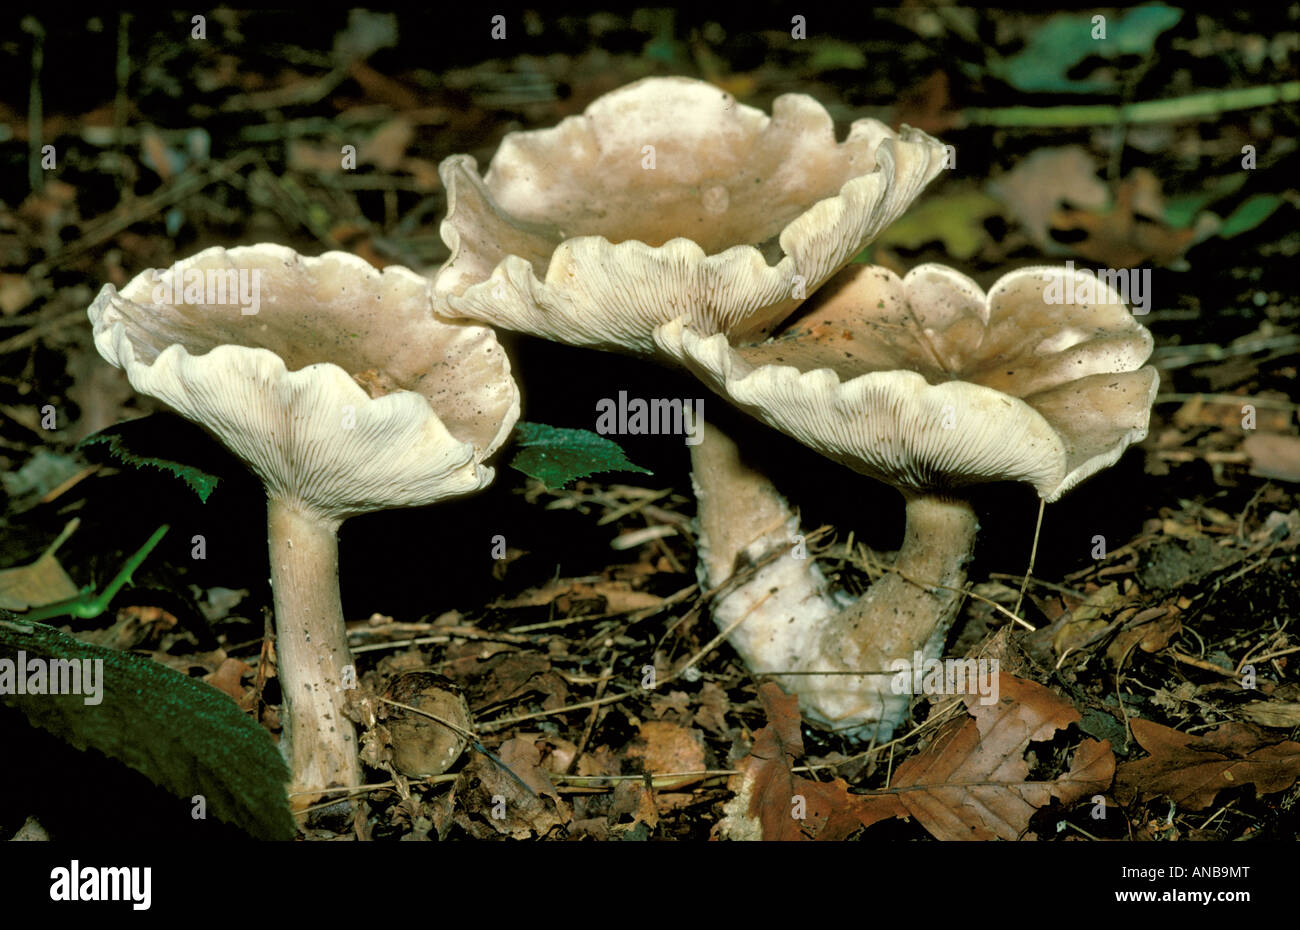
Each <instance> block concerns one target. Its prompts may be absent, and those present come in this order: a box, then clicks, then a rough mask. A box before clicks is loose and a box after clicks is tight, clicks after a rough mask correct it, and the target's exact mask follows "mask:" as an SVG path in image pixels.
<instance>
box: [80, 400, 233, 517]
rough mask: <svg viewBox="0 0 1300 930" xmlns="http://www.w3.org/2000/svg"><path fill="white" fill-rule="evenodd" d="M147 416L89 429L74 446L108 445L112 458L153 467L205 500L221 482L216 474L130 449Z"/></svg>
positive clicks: (134, 466)
mask: <svg viewBox="0 0 1300 930" xmlns="http://www.w3.org/2000/svg"><path fill="white" fill-rule="evenodd" d="M149 419H150V418H149V417H143V418H141V419H139V420H129V421H127V422H126V423H119V424H117V425H116V426H110V427H108V429H102V430H100V431H99V432H98V433H92V434H91V435H89V436H87V437H86V438H85V439H83V440H81V442H79V443H78V444H77V448H78V449H85V448H87V447H89V446H100V445H102V446H106V447H107V448H108V452H109V454H110V455H112V456H113V458H115V459H117V460H118V461H119V462H122V463H124V464H126V465H130V466H132V467H133V468H157V469H158V470H160V471H163V472H166V473H168V474H170V475H173V476H175V477H177V478H180V479H181V480H182V481H184V482H185V483H186V484H188V485H189V486H190V487H191V488H192V489H193V490H194V493H195V494H197V495H198V496H199V500H201V501H203V503H205V504H206V503H207V502H208V497H209V495H211V494H212V492H213V491H214V490H216V487H217V485H218V484H219V483H220V482H221V479H220V478H218V477H217V476H216V475H213V474H209V473H208V472H206V471H204V470H203V469H201V468H198V467H197V466H194V465H186V464H184V463H183V462H176V461H173V460H171V459H167V458H162V457H159V456H152V455H142V454H139V453H137V452H134V451H132V438H133V436H134V435H135V434H136V433H137V430H138V429H139V426H138V424H141V423H143V422H144V421H145V420H149Z"/></svg>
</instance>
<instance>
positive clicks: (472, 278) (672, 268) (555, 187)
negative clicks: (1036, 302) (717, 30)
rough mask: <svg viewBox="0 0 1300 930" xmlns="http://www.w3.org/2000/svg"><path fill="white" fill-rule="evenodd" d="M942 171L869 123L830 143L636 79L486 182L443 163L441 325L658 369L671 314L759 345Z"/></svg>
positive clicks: (510, 152)
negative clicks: (465, 324) (476, 323)
mask: <svg viewBox="0 0 1300 930" xmlns="http://www.w3.org/2000/svg"><path fill="white" fill-rule="evenodd" d="M943 154H944V147H943V146H942V145H941V144H940V143H938V142H937V141H936V140H934V139H932V138H930V137H929V136H927V135H926V134H925V133H923V132H920V131H918V130H913V129H909V128H907V127H904V128H903V129H902V130H901V131H900V132H898V133H895V132H894V131H893V130H891V129H890V128H889V127H888V126H886V125H885V124H883V123H881V122H878V121H876V120H872V119H861V120H858V121H856V122H854V123H853V125H852V126H851V127H850V129H849V133H848V137H847V138H846V139H845V141H843V142H836V140H835V128H834V124H833V123H832V120H831V117H830V115H829V114H828V113H827V112H826V110H825V109H824V108H823V107H822V106H821V104H819V103H818V102H817V101H816V100H814V99H813V98H812V97H808V96H806V95H803V94H785V95H783V96H781V97H778V98H777V99H776V101H775V103H774V104H773V106H772V116H771V117H769V116H767V115H766V114H765V113H763V112H762V111H760V110H757V109H755V108H753V107H749V106H744V105H742V104H739V103H737V102H736V100H735V98H734V97H733V96H732V95H730V94H728V93H726V92H725V91H723V90H721V89H720V88H718V87H716V86H714V85H712V84H709V83H708V82H705V81H696V80H691V79H688V78H681V77H669V78H645V79H643V80H640V81H637V82H635V83H632V84H629V85H627V86H626V87H622V88H619V89H618V90H615V91H613V92H611V93H609V94H606V95H604V96H603V97H600V98H599V99H597V100H596V101H594V102H593V103H592V104H591V105H590V106H589V107H588V108H587V109H586V111H585V112H584V113H583V114H582V115H580V116H572V117H569V118H568V119H565V120H564V121H562V122H561V123H560V124H559V125H558V126H555V127H554V128H552V129H543V130H538V131H532V132H516V133H511V134H509V135H507V136H506V137H505V139H504V140H503V141H502V143H501V147H500V149H499V150H498V151H497V153H496V155H495V156H494V157H493V159H492V163H491V165H490V166H489V168H488V171H487V173H486V175H485V176H483V177H481V178H480V177H479V175H478V172H477V164H476V162H475V161H474V159H473V158H471V157H469V156H466V155H456V156H452V157H450V158H448V159H446V160H445V161H444V162H443V163H442V165H441V166H440V168H439V171H440V173H441V175H442V179H443V183H444V185H445V187H446V189H447V205H448V206H447V209H448V212H447V217H446V219H445V220H444V221H443V224H442V237H443V240H444V241H445V242H446V243H447V245H448V246H449V248H450V249H451V257H450V258H449V259H448V261H447V262H446V264H445V265H443V267H442V268H441V269H439V270H438V272H437V273H436V276H435V289H436V290H437V292H438V294H439V295H441V296H443V297H445V300H446V308H445V310H444V312H446V313H448V314H449V315H452V316H456V315H460V316H466V317H470V318H473V319H477V320H483V321H485V322H489V323H493V324H495V325H498V326H503V327H505V328H507V329H514V330H520V331H522V332H526V333H531V334H533V335H537V336H542V337H545V338H548V339H552V340H556V341H559V342H566V343H569V344H572V345H583V346H594V347H599V348H604V349H613V350H623V351H631V352H634V353H638V354H647V355H649V354H654V353H655V351H656V349H655V344H654V340H653V336H652V333H653V330H654V328H655V327H656V326H659V325H660V324H662V323H666V322H667V321H669V320H671V319H675V318H676V317H678V316H681V315H682V314H687V315H688V316H689V319H690V322H691V325H692V326H693V327H694V328H695V329H696V330H697V331H699V332H702V333H715V332H725V333H728V334H731V335H732V336H734V337H736V338H755V339H756V338H762V337H763V336H765V335H766V334H767V333H768V332H770V331H771V330H772V328H773V327H775V326H776V325H777V324H778V323H779V322H780V321H781V320H782V319H784V318H785V317H786V316H787V315H788V314H789V313H790V312H791V311H793V310H794V308H795V307H796V306H798V304H799V303H800V302H801V301H802V299H803V298H802V297H795V296H793V294H794V293H795V292H796V284H797V283H798V282H797V281H796V276H800V277H802V278H803V282H802V287H803V293H804V294H811V293H812V292H813V291H814V290H815V289H816V288H817V287H818V285H820V284H821V283H822V282H823V281H825V280H826V279H827V278H829V277H830V276H831V275H832V274H834V273H835V272H836V271H837V270H839V269H840V268H842V267H843V266H844V265H845V264H846V263H847V262H849V261H850V260H852V258H853V256H854V255H856V254H857V253H858V252H859V251H860V250H861V249H862V247H863V246H864V245H866V244H867V242H869V241H870V240H871V239H872V238H874V237H875V236H876V234H877V233H878V232H879V231H880V230H881V229H883V228H884V227H885V226H886V225H888V224H889V223H890V222H892V221H893V220H894V219H896V218H897V217H898V216H899V215H900V214H901V213H902V212H903V211H904V210H905V209H906V208H907V206H908V205H909V204H910V203H911V202H912V200H913V198H915V197H916V195H917V194H918V193H919V192H920V190H921V188H922V187H924V186H925V185H926V184H927V183H928V182H929V181H930V180H932V179H933V178H934V177H935V176H936V175H937V174H938V173H939V171H940V170H941V168H942V166H943V160H944V159H943ZM651 165H652V166H653V167H651ZM769 259H770V260H771V261H774V262H775V264H769Z"/></svg>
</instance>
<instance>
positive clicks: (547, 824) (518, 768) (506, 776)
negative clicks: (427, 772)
mask: <svg viewBox="0 0 1300 930" xmlns="http://www.w3.org/2000/svg"><path fill="white" fill-rule="evenodd" d="M497 756H498V758H499V759H500V760H501V762H502V763H503V764H504V765H505V766H506V768H502V767H501V765H498V764H497V763H496V762H494V761H493V760H491V759H489V758H488V757H487V756H485V755H483V754H482V753H479V752H476V753H474V754H473V757H472V758H471V759H470V761H469V762H468V763H467V764H466V765H465V767H464V768H463V769H462V770H461V773H460V777H459V778H458V779H457V780H456V782H455V790H456V793H457V795H458V796H459V797H460V798H461V809H460V810H459V811H457V813H456V823H457V824H459V825H460V826H461V827H462V828H463V829H464V830H466V831H468V832H469V833H470V834H471V835H472V836H474V837H476V838H479V839H487V838H492V837H493V836H496V835H502V836H508V837H511V838H513V839H529V838H531V837H545V836H547V835H549V834H551V833H552V832H553V831H562V830H563V829H564V825H565V824H567V823H568V822H569V821H570V820H571V819H572V817H571V814H570V811H569V807H568V805H567V804H565V803H564V801H563V800H561V799H560V796H559V794H557V793H556V791H555V788H554V787H553V786H552V785H551V780H550V778H548V777H547V775H546V772H545V771H544V770H543V769H542V767H541V764H540V763H541V752H540V751H539V750H538V748H537V744H536V742H535V741H534V740H532V739H529V738H527V737H522V736H520V737H515V738H514V739H510V740H507V741H506V742H505V743H503V744H502V745H501V748H500V749H498V750H497ZM506 769H509V771H507V770H506ZM521 782H522V784H521Z"/></svg>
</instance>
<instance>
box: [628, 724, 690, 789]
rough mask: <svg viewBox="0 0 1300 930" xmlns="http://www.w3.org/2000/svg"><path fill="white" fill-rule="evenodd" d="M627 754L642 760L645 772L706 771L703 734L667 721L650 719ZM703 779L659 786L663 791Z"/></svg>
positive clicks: (664, 783)
mask: <svg viewBox="0 0 1300 930" xmlns="http://www.w3.org/2000/svg"><path fill="white" fill-rule="evenodd" d="M627 754H628V756H629V757H630V758H634V759H639V760H640V761H641V764H642V766H643V770H644V771H646V772H648V773H649V774H651V775H661V774H668V773H671V772H700V771H703V770H704V768H705V764H704V740H703V738H702V737H701V735H700V732H699V731H698V730H694V729H692V728H690V727H684V726H682V725H681V724H680V723H672V722H670V721H667V720H647V721H646V722H645V723H643V724H641V729H640V732H639V733H638V734H637V738H636V739H635V740H634V741H633V742H632V745H631V746H629V747H628V750H627ZM699 780H700V776H687V777H684V778H675V779H671V780H668V781H663V780H660V781H656V783H655V784H656V787H660V788H681V787H683V786H685V785H690V784H694V783H695V782H697V781H699Z"/></svg>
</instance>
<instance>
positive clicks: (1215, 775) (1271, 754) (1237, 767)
mask: <svg viewBox="0 0 1300 930" xmlns="http://www.w3.org/2000/svg"><path fill="white" fill-rule="evenodd" d="M1130 726H1131V727H1132V730H1133V737H1134V739H1136V740H1137V741H1138V744H1139V745H1140V746H1141V747H1142V748H1143V749H1145V750H1146V751H1147V752H1148V753H1150V755H1148V756H1147V757H1146V758H1145V759H1138V760H1137V761H1134V762H1125V763H1124V764H1123V765H1121V766H1120V767H1119V771H1118V772H1117V773H1116V776H1115V796H1116V798H1117V799H1118V800H1119V801H1120V802H1121V803H1123V804H1125V805H1127V804H1130V803H1132V802H1133V801H1146V800H1149V799H1150V798H1153V797H1158V796H1166V797H1168V798H1169V799H1170V800H1171V801H1173V802H1174V803H1175V804H1177V805H1178V806H1179V807H1182V808H1185V809H1187V810H1194V811H1195V810H1204V809H1205V808H1207V807H1209V806H1210V805H1211V804H1213V803H1214V799H1215V798H1216V797H1217V796H1218V794H1219V792H1220V791H1222V790H1223V789H1225V788H1237V787H1240V786H1242V785H1247V784H1249V785H1254V786H1255V791H1256V794H1258V795H1264V794H1272V793H1273V792H1276V791H1284V790H1286V789H1287V788H1289V787H1290V786H1291V785H1292V784H1293V783H1294V782H1295V780H1296V779H1297V778H1300V743H1297V742H1294V741H1292V740H1283V739H1279V738H1278V737H1276V736H1269V735H1268V734H1266V733H1264V732H1263V731H1261V730H1260V729H1259V728H1257V727H1254V726H1252V725H1250V724H1247V723H1235V722H1234V723H1225V724H1223V725H1222V726H1218V727H1215V728H1214V729H1213V730H1210V731H1209V732H1207V733H1204V734H1200V735H1192V734H1189V733H1183V732H1181V731H1179V730H1175V729H1172V728H1170V727H1166V726H1161V725H1160V724H1158V723H1152V722H1151V721H1150V720H1141V719H1135V720H1132V721H1131V722H1130Z"/></svg>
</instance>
